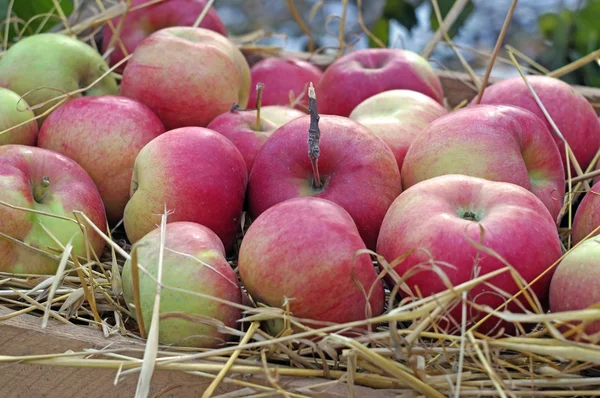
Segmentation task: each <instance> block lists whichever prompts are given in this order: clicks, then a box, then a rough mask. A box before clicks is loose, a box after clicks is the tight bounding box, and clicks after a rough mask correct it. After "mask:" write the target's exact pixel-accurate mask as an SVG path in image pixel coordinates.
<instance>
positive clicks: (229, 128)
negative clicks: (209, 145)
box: [206, 105, 306, 172]
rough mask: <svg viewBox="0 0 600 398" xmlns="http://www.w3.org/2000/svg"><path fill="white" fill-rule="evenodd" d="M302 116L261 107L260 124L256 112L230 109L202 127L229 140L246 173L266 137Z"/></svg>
mask: <svg viewBox="0 0 600 398" xmlns="http://www.w3.org/2000/svg"><path fill="white" fill-rule="evenodd" d="M270 108H274V109H270ZM271 115H272V116H273V118H274V119H273V120H274V121H273V120H272V119H271V117H270V116H271ZM304 115H306V114H305V113H303V112H301V111H299V110H296V109H294V108H289V107H288V108H286V107H284V106H278V105H272V106H265V107H262V108H261V111H260V122H257V111H256V110H235V109H232V110H231V111H229V112H226V113H223V114H221V115H219V116H217V117H216V118H214V119H213V120H212V121H211V122H210V123H209V124H208V126H206V128H209V129H211V130H215V131H216V132H218V133H221V134H223V135H224V136H225V137H227V138H228V139H229V140H231V142H233V143H234V144H235V146H236V147H237V148H238V149H239V150H240V152H241V153H242V156H244V161H245V162H246V167H247V168H248V172H250V170H252V165H253V163H254V158H255V157H256V154H257V153H258V151H259V150H260V148H261V147H262V145H263V143H264V142H265V140H266V139H267V137H269V136H270V135H271V134H272V133H273V132H274V131H275V130H276V129H277V128H279V127H281V125H283V124H285V123H287V122H288V121H290V120H293V119H295V118H297V117H300V116H304Z"/></svg>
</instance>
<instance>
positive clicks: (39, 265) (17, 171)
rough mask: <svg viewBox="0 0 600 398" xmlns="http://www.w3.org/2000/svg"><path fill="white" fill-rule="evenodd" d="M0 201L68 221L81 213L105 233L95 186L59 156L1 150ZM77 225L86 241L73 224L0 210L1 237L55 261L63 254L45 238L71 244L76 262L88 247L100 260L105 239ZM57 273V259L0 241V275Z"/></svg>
mask: <svg viewBox="0 0 600 398" xmlns="http://www.w3.org/2000/svg"><path fill="white" fill-rule="evenodd" d="M0 200H1V201H3V202H5V203H7V204H9V205H12V206H17V207H21V208H25V209H30V210H33V211H36V212H43V213H48V214H52V215H56V216H60V217H68V218H71V219H76V218H75V217H76V216H75V214H74V213H73V211H80V212H82V213H84V214H85V215H86V216H87V217H88V218H89V219H90V220H91V221H92V222H93V223H94V224H95V225H96V226H97V227H98V228H99V229H100V230H102V231H104V230H106V214H105V211H104V206H103V204H102V198H101V197H100V194H99V193H98V190H97V189H96V186H95V185H94V181H92V179H91V178H90V176H89V175H88V174H87V173H86V172H85V170H84V169H83V168H81V166H79V165H78V164H77V163H75V161H74V160H72V159H70V158H68V157H66V156H64V155H62V154H60V153H58V152H54V151H50V150H47V149H43V148H38V147H34V146H26V145H11V144H9V145H3V146H0ZM79 220H80V221H81V222H82V224H83V225H84V227H85V229H86V231H87V239H86V235H85V234H84V232H83V230H82V228H81V227H80V226H79V225H78V224H77V223H74V222H71V221H68V220H64V219H61V218H56V217H51V216H49V215H45V214H40V213H33V212H29V211H25V210H22V209H14V208H10V207H8V206H5V205H0V232H2V233H3V234H6V235H8V236H10V237H12V238H15V239H17V240H20V241H22V242H24V243H26V244H28V245H30V246H32V247H34V248H37V249H40V250H41V251H42V252H45V253H49V254H50V255H52V256H57V257H56V258H58V256H60V255H61V254H62V251H61V249H60V246H59V244H57V243H56V242H55V240H54V239H53V238H52V237H51V235H50V234H52V235H53V236H54V238H55V239H57V240H58V241H59V242H60V244H62V245H63V246H66V245H67V244H68V243H69V242H71V244H72V245H73V253H75V254H77V255H79V256H83V257H87V252H88V251H87V248H88V247H89V249H90V252H91V253H95V254H96V255H97V256H100V254H101V253H102V250H103V249H104V246H105V241H104V239H103V238H102V237H101V236H100V235H99V234H98V233H96V232H95V231H94V230H93V229H92V227H91V226H89V225H88V224H86V222H85V221H84V220H83V219H82V218H79ZM44 227H45V228H46V229H47V230H48V231H49V233H50V234H49V233H48V232H47V231H46V230H44ZM71 239H72V240H71ZM86 242H88V244H89V246H88V245H86ZM57 269H58V260H57V259H54V258H52V257H47V256H44V255H43V254H40V253H38V252H36V251H33V250H31V249H29V248H27V247H25V246H23V245H19V244H15V243H13V242H12V241H10V240H7V239H0V271H1V272H10V273H18V274H41V275H45V274H54V273H55V272H56V270H57Z"/></svg>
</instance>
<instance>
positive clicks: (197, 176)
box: [123, 127, 248, 251]
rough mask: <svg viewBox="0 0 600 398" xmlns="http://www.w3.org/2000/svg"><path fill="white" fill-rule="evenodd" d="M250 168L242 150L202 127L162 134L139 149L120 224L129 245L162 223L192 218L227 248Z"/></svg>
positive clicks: (184, 128) (234, 229) (190, 219)
mask: <svg viewBox="0 0 600 398" xmlns="http://www.w3.org/2000/svg"><path fill="white" fill-rule="evenodd" d="M247 183H248V170H247V168H246V163H245V162H244V158H243V157H242V154H241V153H240V151H239V150H238V149H237V148H236V147H235V145H234V144H233V143H232V142H231V141H229V140H228V139H227V138H225V137H224V136H223V135H221V134H219V133H217V132H216V131H214V130H210V129H207V128H205V127H181V128H179V129H174V130H170V131H167V132H166V133H163V134H161V135H159V136H158V137H156V138H155V139H153V140H152V141H150V142H149V143H148V144H146V146H144V148H142V150H141V151H140V152H139V153H138V156H137V157H136V159H135V164H134V168H133V176H132V179H131V190H130V193H131V199H129V202H127V205H126V206H125V213H124V217H123V222H124V226H125V232H126V234H127V237H128V238H129V240H130V241H131V242H132V243H135V242H137V241H138V240H139V239H141V238H142V237H143V236H144V235H146V234H147V233H149V232H150V231H152V230H153V229H154V228H156V226H157V225H158V224H159V223H160V217H161V214H162V213H163V212H164V208H165V206H166V208H167V210H168V211H169V212H170V213H172V214H170V216H169V221H170V222H175V221H191V222H196V223H198V224H202V225H204V226H206V227H208V228H210V229H211V230H212V231H213V232H215V233H216V234H217V235H218V236H219V238H220V239H221V240H222V241H223V245H224V246H225V249H226V250H227V251H229V250H230V249H231V248H232V246H233V243H234V240H235V237H236V234H237V231H238V226H239V225H240V221H241V215H242V208H243V205H244V199H245V193H246V186H247Z"/></svg>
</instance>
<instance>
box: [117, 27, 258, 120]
mask: <svg viewBox="0 0 600 398" xmlns="http://www.w3.org/2000/svg"><path fill="white" fill-rule="evenodd" d="M249 92H250V67H249V66H248V62H247V61H246V59H245V58H244V55H243V54H242V53H241V52H240V50H238V48H237V47H236V46H235V44H233V42H231V41H230V40H229V39H227V38H226V37H224V36H223V35H221V34H219V33H216V32H213V31H212V30H208V29H203V28H193V27H187V26H183V27H170V28H165V29H161V30H159V31H156V32H154V33H152V34H151V35H150V36H148V37H147V38H145V39H144V40H143V41H142V42H141V43H140V44H139V46H138V47H137V49H136V50H135V53H134V54H133V56H132V57H131V58H130V59H129V61H128V62H127V66H126V67H125V71H124V72H123V80H122V82H121V94H122V95H124V96H126V97H129V98H133V99H135V100H138V101H140V102H142V103H144V104H146V105H147V106H148V107H150V109H152V110H153V111H154V112H155V113H156V114H157V116H158V117H159V118H160V120H161V121H162V122H163V124H164V125H165V128H166V129H167V130H173V129H175V128H179V127H206V126H207V125H208V123H210V122H211V120H213V119H214V118H215V117H217V116H218V115H220V114H221V113H224V112H226V111H228V110H229V109H231V107H232V105H233V104H234V103H235V104H238V105H239V106H240V107H242V108H244V107H245V106H246V104H247V103H248V95H249Z"/></svg>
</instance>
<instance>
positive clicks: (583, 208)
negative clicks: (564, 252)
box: [571, 182, 600, 245]
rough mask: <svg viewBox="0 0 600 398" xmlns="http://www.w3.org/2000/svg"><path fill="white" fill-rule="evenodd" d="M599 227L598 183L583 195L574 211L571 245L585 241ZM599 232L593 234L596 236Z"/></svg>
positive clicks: (599, 187) (599, 196) (599, 194)
mask: <svg viewBox="0 0 600 398" xmlns="http://www.w3.org/2000/svg"><path fill="white" fill-rule="evenodd" d="M599 226H600V182H597V183H595V184H594V185H593V186H592V189H591V190H590V191H588V192H586V194H585V195H584V197H583V199H581V202H580V203H579V206H577V210H575V216H574V217H573V224H572V234H571V236H572V241H573V242H572V243H573V244H574V245H575V244H577V243H579V242H580V241H582V240H583V239H585V237H586V236H588V235H589V234H590V233H592V232H593V231H594V230H595V229H596V228H598V227H599ZM599 233H600V232H596V233H594V235H592V236H595V235H598V234H599Z"/></svg>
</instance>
